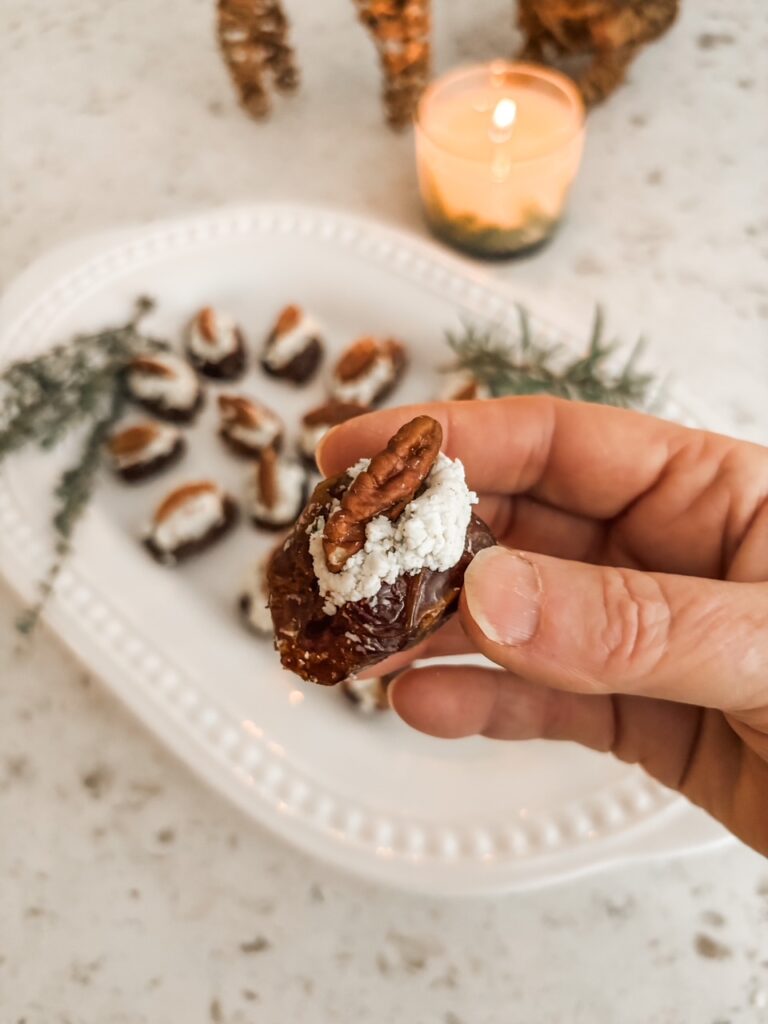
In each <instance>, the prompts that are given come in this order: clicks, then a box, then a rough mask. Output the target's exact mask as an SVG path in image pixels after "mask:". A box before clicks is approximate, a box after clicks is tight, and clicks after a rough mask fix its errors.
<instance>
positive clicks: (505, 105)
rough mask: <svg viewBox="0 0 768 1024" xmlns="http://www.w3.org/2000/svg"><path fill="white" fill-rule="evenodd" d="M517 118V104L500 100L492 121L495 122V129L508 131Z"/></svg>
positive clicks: (494, 110) (507, 100)
mask: <svg viewBox="0 0 768 1024" xmlns="http://www.w3.org/2000/svg"><path fill="white" fill-rule="evenodd" d="M516 118H517V104H516V103H515V101H514V100H509V99H504V100H499V102H498V103H497V104H496V106H495V107H494V108H493V114H492V116H491V120H492V121H493V127H494V128H498V129H500V130H501V131H505V130H508V129H509V128H511V127H512V125H513V124H514V123H515V120H516Z"/></svg>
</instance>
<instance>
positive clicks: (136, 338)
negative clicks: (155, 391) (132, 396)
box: [0, 298, 165, 634]
mask: <svg viewBox="0 0 768 1024" xmlns="http://www.w3.org/2000/svg"><path fill="white" fill-rule="evenodd" d="M153 308H154V303H153V302H152V300H151V299H147V298H140V299H138V300H137V302H136V306H135V309H134V312H133V315H132V316H131V318H130V320H128V322H127V323H125V324H123V325H121V326H119V327H109V328H106V329H105V330H103V331H98V332H96V333H95V334H87V335H78V336H76V337H75V338H73V339H72V340H71V341H69V342H66V343H63V344H61V345H57V346H55V347H54V348H52V349H49V350H48V351H47V352H44V353H42V355H39V356H35V357H34V358H33V359H28V360H21V361H19V362H16V363H14V364H13V365H11V366H9V367H8V368H7V369H6V370H5V371H4V372H3V373H2V375H0V464H2V462H3V461H4V460H5V459H6V458H7V457H8V456H9V455H11V454H12V453H13V452H17V451H19V450H21V449H23V448H25V447H36V448H39V449H42V450H44V451H47V450H49V449H51V448H53V447H55V445H56V444H58V443H59V441H61V440H62V439H63V438H64V437H65V436H67V435H68V434H69V433H70V432H71V431H73V430H75V429H77V428H84V429H85V436H84V440H83V443H82V446H81V448H80V452H79V456H78V458H77V460H76V461H75V462H74V463H73V464H72V465H71V466H69V467H68V468H67V469H65V470H64V471H63V472H62V473H61V475H60V477H59V479H58V481H57V483H56V485H55V488H54V495H53V496H54V511H53V517H52V526H53V530H54V535H55V547H54V557H53V561H52V563H51V565H50V566H49V568H48V571H47V572H46V575H45V577H44V578H43V580H41V582H40V585H39V591H38V598H37V600H36V602H35V604H34V605H33V606H32V607H31V608H28V609H27V610H26V611H24V612H23V613H22V615H21V617H20V618H19V620H18V622H17V626H18V628H19V630H20V631H21V632H22V633H24V634H29V633H31V632H32V631H33V630H34V627H35V626H36V625H37V623H38V621H39V619H40V615H41V613H42V611H43V608H44V607H45V603H46V601H47V600H48V598H49V596H50V594H51V592H52V590H53V587H54V584H55V582H56V578H57V577H58V575H59V572H60V571H61V568H62V565H63V564H64V561H65V560H66V558H67V556H68V554H69V553H70V551H71V548H72V540H73V536H74V533H75V529H76V527H77V525H78V523H79V521H80V519H81V517H82V515H83V513H84V512H85V510H86V508H87V507H88V504H89V502H90V499H91V497H92V495H93V491H94V487H95V483H96V477H97V473H98V469H99V465H100V462H101V452H102V448H103V446H104V443H105V442H106V440H107V438H108V437H109V434H110V433H111V431H112V429H113V427H114V426H115V424H116V423H117V422H118V420H119V419H120V417H121V416H122V414H123V411H124V407H125V403H126V400H127V395H126V390H125V371H126V368H127V366H128V364H129V363H130V362H131V360H132V359H133V358H134V357H135V356H137V355H138V354H139V353H141V352H146V351H148V350H158V349H161V348H164V347H165V345H164V344H163V343H162V342H159V341H157V340H155V339H153V338H150V337H148V336H146V335H144V334H142V333H141V331H140V330H139V327H140V324H141V321H142V320H143V319H144V317H146V315H147V314H148V313H149V312H150V311H151V310H152V309H153Z"/></svg>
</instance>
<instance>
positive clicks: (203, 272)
mask: <svg viewBox="0 0 768 1024" xmlns="http://www.w3.org/2000/svg"><path fill="white" fill-rule="evenodd" d="M146 293H149V294H151V295H152V296H154V297H155V298H156V300H157V303H158V307H157V311H156V313H154V314H153V315H152V317H151V320H150V321H149V322H148V323H147V327H148V329H149V330H151V332H152V333H153V334H154V335H159V336H164V337H166V338H168V339H169V340H171V341H173V342H177V341H178V339H179V338H180V335H181V330H182V328H183V326H184V324H185V323H186V322H187V320H188V318H189V317H190V315H191V314H192V313H193V312H194V311H195V309H196V308H198V307H199V306H201V305H204V304H212V305H216V306H220V307H222V308H225V309H228V310H230V311H231V312H232V313H233V314H234V315H235V316H236V317H237V318H238V320H239V321H240V322H241V323H242V324H243V326H244V328H245V332H246V335H247V336H248V339H249V344H250V347H251V353H252V355H253V353H254V352H255V351H256V350H257V348H258V346H259V344H260V343H261V341H262V339H263V337H264V334H265V332H266V330H267V329H268V327H269V325H270V322H271V321H272V319H273V318H274V316H275V314H276V312H277V311H278V310H279V309H280V307H281V306H282V305H284V304H286V303H289V302H298V303H301V304H302V305H304V306H305V307H306V308H307V309H308V310H310V311H311V312H312V313H313V314H314V315H315V316H316V317H317V318H318V319H319V320H320V321H321V323H322V324H323V326H324V328H325V331H326V336H327V339H328V345H329V349H330V355H331V356H332V355H333V353H334V352H337V351H339V350H340V349H341V347H342V346H343V345H345V344H346V343H348V342H349V341H350V340H352V339H353V338H354V337H355V336H357V335H359V334H362V333H374V334H375V333H382V334H388V335H394V336H397V337H401V338H403V339H404V340H406V341H407V343H408V345H409V350H410V355H411V369H410V372H409V374H408V376H407V378H406V380H405V381H404V383H403V386H402V387H401V388H400V390H399V391H398V392H397V395H396V400H397V401H398V402H410V401H418V400H422V399H425V398H431V397H433V396H434V394H435V393H436V391H437V390H438V388H439V373H438V372H437V371H438V368H439V367H440V366H441V365H444V364H445V362H446V359H447V349H446V345H445V337H444V336H445V331H446V330H447V329H451V328H456V327H458V326H460V324H461V322H462V321H466V320H468V319H469V320H474V321H488V320H490V321H498V322H502V323H504V322H507V321H509V322H510V323H511V324H514V323H515V318H516V313H515V300H516V298H518V297H519V296H515V295H514V294H513V293H509V292H508V291H507V290H505V289H502V288H501V287H500V286H499V285H498V284H497V283H495V282H493V281H492V280H491V279H490V278H489V277H486V275H485V274H484V273H482V272H480V271H478V270H477V269H475V268H474V267H472V266H471V265H470V264H468V263H465V262H464V261H460V260H457V259H454V258H452V257H448V256H447V255H445V254H444V253H443V252H442V251H440V250H439V249H437V248H436V247H434V246H432V245H429V244H427V243H424V242H422V241H419V240H416V239H413V238H411V237H409V236H407V235H404V234H402V233H399V232H396V231H393V230H392V229H389V228H384V227H382V226H380V225H377V224H375V223H372V222H369V221H364V220H360V219H356V218H352V217H350V216H347V215H342V214H339V213H336V212H333V211H328V210H318V209H311V208H302V207H294V206H251V207H246V208H237V209H224V210H221V211H214V212H210V213H207V214H202V215H199V216H196V217H192V218H189V219H185V220H181V221H175V222H169V223H160V224H155V225H151V226H148V227H144V228H141V229H137V230H134V231H128V232H123V233H120V234H119V235H110V236H105V237H102V238H95V239H89V240H87V241H85V242H82V243H80V244H78V245H76V246H74V247H70V248H69V249H68V250H66V251H63V252H61V253H58V254H54V255H53V256H51V257H48V258H46V259H44V260H43V261H41V262H40V263H38V264H37V265H36V266H34V267H33V268H32V269H31V270H30V271H28V272H27V273H26V274H25V275H24V277H23V279H21V280H20V281H19V282H18V283H17V285H15V286H13V287H11V288H10V289H9V290H8V292H7V294H6V296H5V299H4V302H3V306H2V336H1V339H0V359H2V362H3V363H4V364H5V363H7V362H8V361H11V360H14V359H17V358H19V357H21V356H25V355H29V354H31V353H34V352H39V351H40V350H42V349H44V348H46V347H47V346H50V345H52V344H54V343H56V342H58V341H61V340H63V339H66V338H68V337H69V336H71V335H72V334H73V333H74V332H81V331H85V330H91V329H96V328H99V327H102V326H104V325H106V324H116V323H119V322H120V321H121V320H123V319H125V318H126V317H127V315H128V311H129V310H130V307H131V304H132V301H133V299H134V298H135V297H136V296H137V295H139V294H146ZM534 312H535V311H534ZM537 327H538V329H540V330H542V331H545V332H547V333H548V334H549V335H550V336H551V337H552V338H553V339H556V340H559V341H563V342H565V343H566V344H568V343H569V342H570V343H571V344H573V336H574V335H575V331H573V332H569V331H568V330H567V327H568V325H567V324H566V325H564V328H565V329H563V327H561V328H555V327H552V326H549V325H548V324H545V323H543V322H537ZM581 335H582V337H583V331H581ZM327 362H328V360H327V361H326V363H327ZM326 372H327V365H326ZM321 377H322V375H321ZM241 386H242V387H243V388H244V389H245V390H247V391H251V392H253V393H254V394H255V395H257V396H258V397H260V398H261V399H262V400H263V401H265V402H267V403H268V404H270V405H272V406H273V407H274V408H275V409H277V410H278V411H279V412H280V414H281V415H282V416H284V417H285V419H286V421H287V423H288V424H289V425H295V424H296V423H297V421H298V417H299V415H300V414H301V413H302V412H303V411H305V410H306V409H308V408H310V407H311V406H312V405H313V404H316V403H317V402H318V401H319V400H320V399H321V398H322V396H323V394H324V382H323V379H320V380H318V381H317V382H316V383H314V384H313V385H312V386H311V387H309V388H306V389H296V388H293V387H291V386H289V385H286V384H281V383H279V382H275V381H273V380H269V379H267V378H266V377H264V376H263V375H262V374H261V373H260V372H259V371H258V370H257V369H256V368H255V359H252V369H251V371H250V373H249V375H248V377H247V379H246V381H245V382H244V383H243V384H242V385H241ZM215 390H216V389H215V388H211V389H210V392H211V393H209V400H208V403H207V409H206V412H205V413H204V415H203V417H202V418H201V420H200V421H199V423H198V425H197V426H196V427H195V428H194V429H193V431H192V432H191V433H190V437H189V441H190V452H189V454H188V456H187V459H186V461H185V462H182V463H181V464H180V465H179V466H178V467H176V468H175V469H174V470H172V471H171V472H169V473H168V474H167V475H164V476H163V477H161V478H159V479H158V480H157V481H153V482H148V483H147V484H145V485H142V486H140V487H136V488H133V489H129V488H126V487H125V486H123V485H120V484H119V483H117V482H114V481H112V480H110V479H108V478H107V474H105V478H104V481H103V482H102V484H101V485H100V487H99V491H98V494H97V497H96V499H95V501H94V503H93V505H92V507H91V509H90V511H89V513H88V515H87V517H86V520H85V521H84V523H83V524H82V527H81V529H80V532H79V534H78V539H77V546H76V551H75V553H74V555H73V556H72V558H71V560H70V561H69V563H68V565H67V568H66V569H65V571H64V573H63V574H62V576H61V577H60V580H59V584H58V587H57V589H56V592H55V595H54V597H53V599H52V601H51V603H50V606H49V608H48V612H47V616H48V621H49V623H50V625H51V627H52V628H53V629H54V630H55V631H56V632H57V633H58V634H59V635H60V637H61V638H62V640H63V641H64V642H65V643H66V644H67V645H68V646H69V647H70V648H71V649H72V650H73V651H74V652H75V654H76V655H77V656H78V657H79V658H80V659H81V660H82V662H83V663H84V664H85V665H86V666H87V667H88V668H89V669H90V670H91V671H92V672H93V673H94V674H97V675H98V676H99V677H100V678H101V679H102V680H103V682H104V684H105V685H106V686H108V687H109V688H110V689H111V690H113V691H114V692H115V693H116V694H117V695H118V697H119V698H120V699H121V700H123V701H124V702H125V703H126V704H127V705H128V706H129V707H130V708H131V709H132V710H133V711H134V712H135V714H136V715H137V716H138V717H139V718H140V719H141V720H142V721H143V722H144V723H145V724H146V725H147V727H148V728H150V729H151V730H152V731H153V732H154V733H155V734H156V735H157V736H158V737H159V738H160V739H161V740H162V741H163V742H164V743H165V744H167V745H168V746H169V747H170V748H172V749H173V750H174V751H175V752H176V753H177V754H178V755H180V756H181V757H182V758H183V759H184V760H185V761H186V762H187V763H188V764H189V766H190V767H191V768H192V769H193V770H194V771H195V772H197V773H198V774H199V775H200V776H202V777H203V778H204V779H205V780H207V781H208V782H209V783H210V784H211V785H213V786H214V787H216V788H217V789H218V790H219V791H220V792H221V793H222V794H223V795H224V796H226V797H227V798H229V799H230V800H232V801H233V802H234V803H236V804H237V805H238V806H239V807H241V808H242V810H243V811H244V812H245V813H246V814H248V815H250V816H251V817H252V818H254V819H255V820H257V821H258V822H260V823H262V824H263V825H265V826H266V827H268V828H270V829H272V830H273V831H275V832H276V833H278V834H279V835H281V836H283V837H284V838H285V839H286V840H288V841H290V842H292V843H295V844H296V845H297V846H299V847H301V848H303V849H304V850H306V851H309V852H310V853H312V854H314V855H316V856H318V857H323V858H325V859H327V860H329V861H332V862H334V863H335V864H337V865H339V866H343V867H345V868H347V869H351V870H353V871H355V872H358V873H359V874H362V875H366V876H368V877H370V878H373V879H377V880H379V881H382V882H387V883H390V884H395V885H398V886H403V887H408V888H411V889H414V890H419V891H423V892H432V893H444V894H468V893H481V892H494V891H502V890H512V889H522V888H527V887H533V886H537V885H545V884H549V883H551V882H553V881H556V880H558V879H562V878H564V877H567V876H571V875H574V874H578V873H582V872H586V871H589V870H594V869H597V868H599V867H603V866H606V865H608V864H611V863H617V862H622V861H626V860H627V859H632V858H635V857H642V856H648V855H653V854H661V855H666V854H672V853H676V852H682V851H684V850H691V849H694V848H697V847H701V846H703V845H706V844H710V843H714V842H721V841H723V832H722V831H721V830H720V829H719V828H718V827H717V826H716V825H714V824H713V823H712V822H711V821H710V820H709V819H708V818H707V817H706V816H704V815H703V814H700V813H699V812H697V811H694V810H693V809H692V808H690V807H689V806H688V805H687V804H686V803H685V802H684V801H682V800H680V799H678V798H676V797H673V796H672V795H670V793H668V792H667V791H666V790H664V789H663V788H661V787H660V786H658V785H656V784H655V783H654V782H652V781H651V780H649V779H648V778H647V777H646V776H645V775H644V774H643V773H642V772H641V771H640V770H638V769H635V768H631V767H628V766H626V765H623V764H620V763H619V762H617V761H615V760H614V759H612V758H610V757H603V756H599V755H597V754H593V753H591V752H589V751H586V750H583V749H581V748H579V747H577V746H575V745H570V744H556V743H546V742H528V743H519V744H503V743H498V742H492V741H489V740H483V739H479V738H478V739H467V740H461V741H455V742H444V741H440V740H436V739H431V738H428V737H425V736H421V735H418V734H416V733H415V732H413V731H411V730H409V729H408V728H407V727H406V726H405V725H404V724H403V723H402V722H400V721H399V720H398V719H397V718H396V717H395V716H394V714H390V713H385V714H381V715H379V716H377V717H375V718H374V719H370V718H366V717H363V716H360V715H359V714H357V713H356V712H355V711H354V709H353V708H352V707H351V706H350V705H349V704H348V703H347V702H345V701H344V700H343V699H342V698H341V696H340V694H339V693H338V692H337V691H335V690H326V689H324V688H321V687H313V686H310V685H306V684H302V683H301V682H300V681H299V680H297V679H296V678H294V677H292V676H291V675H289V674H287V673H285V672H284V671H283V670H282V669H281V668H280V666H279V664H278V662H277V659H276V656H275V654H274V653H273V651H272V650H271V647H270V644H269V643H266V642H263V641H260V640H258V639H256V638H254V637H252V636H250V635H248V634H247V633H246V632H245V631H244V630H243V628H242V627H241V625H240V623H239V621H238V619H237V616H236V614H235V608H234V606H235V601H236V597H237V594H238V591H239V589H240V584H241V582H242V580H243V577H244V575H245V573H246V570H247V567H248V566H249V565H250V564H251V563H252V562H253V561H254V560H255V559H257V558H258V557H259V555H260V554H262V553H263V552H265V551H266V550H267V547H268V545H269V544H270V542H271V541H272V538H271V537H270V536H269V535H260V534H259V533H258V532H257V531H255V530H253V529H251V528H250V527H248V526H245V525H242V526H241V527H240V528H239V529H238V530H237V532H236V533H234V534H233V535H232V536H230V537H229V538H228V539H227V540H226V541H225V542H224V543H222V545H221V546H220V547H218V548H215V549H211V550H210V551H209V552H208V553H207V554H205V555H204V556H202V557H201V558H200V559H199V560H198V561H196V562H194V563H190V564H188V565H186V566H183V567H181V568H179V569H176V570H168V569H164V568H161V567H159V566H157V565H155V564H154V563H153V562H152V561H151V560H150V559H149V558H148V557H147V556H146V554H145V553H144V552H143V550H142V548H141V547H140V544H139V541H138V538H139V537H140V535H141V532H142V530H143V527H144V526H145V523H146V521H147V518H148V515H149V513H150V510H151V509H152V507H153V506H154V504H155V503H156V501H157V500H158V499H159V498H160V497H161V496H162V494H163V493H164V492H165V491H166V490H167V489H169V488H170V487H171V486H172V485H173V484H174V483H176V482H182V481H184V480H186V479H195V478H198V477H203V476H204V477H213V478H215V479H217V480H220V481H221V482H222V483H224V484H226V485H227V486H228V487H229V488H230V489H231V490H232V491H233V492H234V493H235V494H236V495H238V494H240V493H241V492H242V489H243V485H244V477H245V469H244V467H243V465H242V463H240V462H238V461H236V460H234V459H232V458H231V457H230V456H228V455H227V454H226V453H225V451H224V450H223V449H222V447H221V445H220V442H219V441H218V439H217V438H216V436H215V430H214V425H215V417H214V413H213V405H214V404H215V403H214V402H213V401H212V400H211V399H212V397H213V393H214V392H215ZM669 411H670V414H675V413H678V414H679V410H676V409H675V408H674V407H673V406H670V409H669ZM74 452H75V448H74V447H73V446H70V444H69V443H67V444H65V445H63V446H62V447H61V450H58V451H56V452H55V453H54V454H53V455H52V456H45V457H43V456H41V455H39V454H37V453H25V454H22V455H19V456H17V457H14V458H13V459H11V460H9V461H8V462H7V463H6V464H5V466H4V467H3V470H2V474H1V475H0V568H1V569H2V571H3V573H4V574H5V575H6V577H7V578H8V580H9V581H10V582H11V583H12V584H13V585H14V586H15V587H16V588H17V589H18V590H19V591H20V592H21V593H22V594H23V595H24V596H25V597H27V598H29V597H30V596H31V595H32V593H33V591H34V584H35V581H36V580H37V579H38V578H39V576H40V574H41V573H42V572H43V571H44V569H45V567H46V565H47V562H48V558H49V551H50V529H49V526H48V522H49V516H50V492H51V485H52V481H53V479H54V478H55V475H56V473H57V471H58V470H59V469H60V468H61V466H63V465H64V464H65V461H66V460H67V459H70V460H71V458H72V456H73V454H74Z"/></svg>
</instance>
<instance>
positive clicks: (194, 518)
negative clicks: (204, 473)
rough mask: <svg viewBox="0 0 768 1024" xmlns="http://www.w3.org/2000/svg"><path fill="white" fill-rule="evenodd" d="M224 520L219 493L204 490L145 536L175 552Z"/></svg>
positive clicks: (156, 524) (204, 534) (151, 528)
mask: <svg viewBox="0 0 768 1024" xmlns="http://www.w3.org/2000/svg"><path fill="white" fill-rule="evenodd" d="M223 520H224V498H223V495H222V494H221V493H220V492H219V491H203V492H202V493H201V494H196V495H195V496H194V497H193V498H190V499H189V500H188V501H185V502H184V503H183V504H182V505H180V506H179V507H178V508H177V509H176V510H175V512H172V513H171V514H170V515H169V516H168V517H167V518H165V519H163V520H162V522H159V523H157V522H155V523H153V525H152V526H151V527H150V529H149V531H148V534H149V536H150V537H151V538H152V540H153V541H154V542H155V544H156V545H157V547H158V548H160V549H161V550H163V551H175V550H176V549H177V548H180V547H182V545H184V544H189V543H191V542H192V541H196V540H200V538H201V537H205V536H206V535H207V534H208V533H210V532H211V530H213V529H214V528H215V527H216V526H218V525H219V524H220V523H221V522H223Z"/></svg>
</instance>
